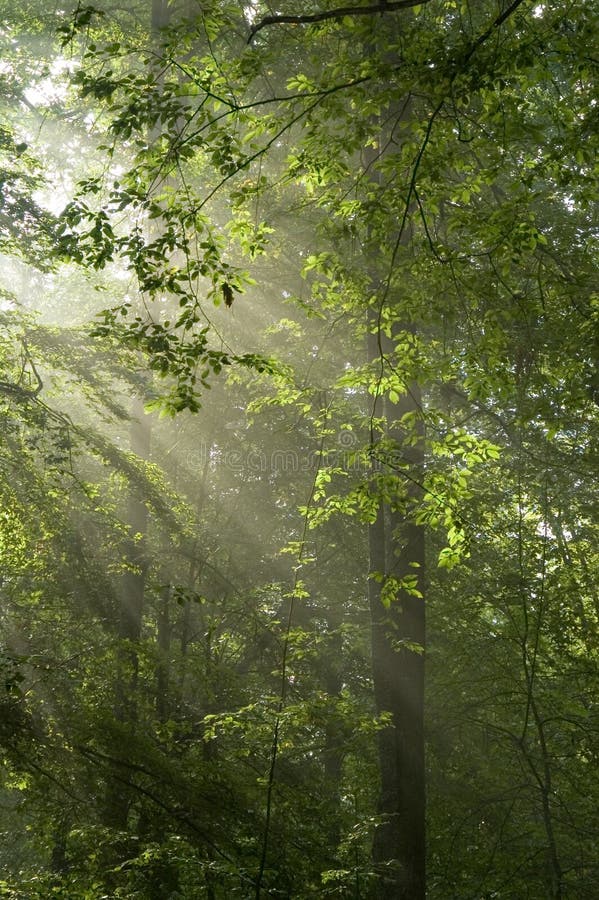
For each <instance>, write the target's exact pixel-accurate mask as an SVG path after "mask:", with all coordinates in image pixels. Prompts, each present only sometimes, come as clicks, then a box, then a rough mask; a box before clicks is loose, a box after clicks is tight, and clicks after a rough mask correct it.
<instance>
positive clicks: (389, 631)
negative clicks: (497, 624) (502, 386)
mask: <svg viewBox="0 0 599 900" xmlns="http://www.w3.org/2000/svg"><path fill="white" fill-rule="evenodd" d="M375 345H376V346H375ZM379 352H380V348H379V347H378V340H376V339H374V340H372V341H371V347H370V356H371V359H373V358H374V359H378V356H379ZM375 354H376V355H375ZM411 412H413V413H415V414H416V415H419V414H420V392H419V390H418V387H417V386H416V385H410V386H409V388H408V390H407V392H406V394H405V395H404V397H403V398H401V400H400V401H399V402H398V403H397V404H390V403H387V404H386V408H385V413H386V421H387V423H388V425H390V430H389V433H388V435H387V436H388V437H392V438H394V440H395V444H396V448H397V454H398V457H399V458H400V459H401V461H402V464H405V463H408V468H407V470H406V471H405V476H406V482H407V488H406V502H405V503H403V504H400V507H401V511H399V510H397V509H395V510H394V509H390V508H389V506H384V505H381V507H380V508H379V511H378V515H377V519H376V521H375V522H374V523H373V524H372V525H371V526H370V532H369V546H370V573H371V577H370V582H369V603H370V615H371V646H372V677H373V686H374V696H375V703H376V709H377V713H378V714H387V715H388V717H389V723H388V725H386V726H385V727H384V728H383V729H381V731H380V732H379V735H378V745H379V747H378V749H379V765H380V779H381V780H380V791H381V792H380V801H379V809H378V812H379V815H380V817H381V821H380V824H379V825H378V826H377V828H376V830H375V836H374V841H373V848H372V855H373V862H374V864H375V867H376V869H377V870H378V872H379V875H380V882H379V885H380V887H379V888H378V889H377V893H376V896H377V897H381V898H383V897H384V898H385V900H424V897H425V891H426V876H425V850H426V838H425V768H424V647H425V607H424V599H423V598H424V563H425V559H424V530H423V527H422V526H420V525H416V524H415V523H414V521H413V519H412V517H411V510H410V506H412V505H413V503H414V501H416V500H417V498H418V495H419V493H420V487H419V485H420V484H421V483H422V471H423V463H424V459H423V453H424V450H423V437H424V436H423V433H422V430H419V431H418V432H417V437H418V440H417V441H416V443H413V442H412V440H410V441H406V435H404V434H402V433H401V431H400V429H399V427H398V426H397V425H396V424H394V423H398V422H399V421H400V420H401V417H402V416H404V415H405V414H406V413H411ZM411 437H412V438H413V437H414V435H412V436H411ZM398 477H399V478H400V479H401V474H399V476H398ZM399 489H400V488H399V487H398V490H399ZM412 512H413V510H412ZM372 573H376V574H377V576H378V577H377V579H374V578H373V577H372ZM407 575H412V576H416V585H415V588H416V590H417V591H418V592H419V594H421V595H422V596H414V595H413V594H412V593H409V592H407V591H405V590H400V591H399V593H398V594H397V595H396V596H395V597H394V598H393V599H392V600H391V602H390V605H389V606H387V605H386V604H385V603H383V600H382V591H381V587H382V584H381V581H380V580H378V579H379V578H380V577H381V576H382V577H383V583H384V579H386V578H388V577H389V576H392V577H395V578H398V579H402V578H404V577H405V576H407Z"/></svg>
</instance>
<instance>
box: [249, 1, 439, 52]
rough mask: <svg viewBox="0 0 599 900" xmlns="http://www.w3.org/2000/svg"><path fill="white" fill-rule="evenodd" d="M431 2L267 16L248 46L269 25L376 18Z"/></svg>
mask: <svg viewBox="0 0 599 900" xmlns="http://www.w3.org/2000/svg"><path fill="white" fill-rule="evenodd" d="M425 3H430V0H394V2H391V3H385V2H384V0H382V2H381V3H376V4H374V5H373V6H340V7H338V8H337V9H327V10H325V11H324V12H319V13H311V14H309V15H305V16H302V15H296V16H289V15H274V16H265V17H264V18H263V19H260V21H259V22H257V23H256V24H255V25H252V27H251V29H250V36H249V38H248V44H250V43H251V42H252V39H253V38H254V35H256V34H257V33H258V32H259V31H262V29H263V28H267V27H268V26H269V25H311V24H312V23H313V22H325V21H326V20H327V19H342V18H343V17H344V16H376V15H378V14H379V13H387V12H395V11H396V10H398V9H409V8H410V7H411V6H424V4H425Z"/></svg>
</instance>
